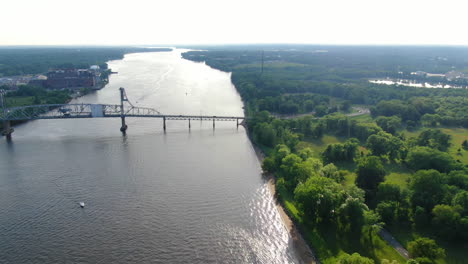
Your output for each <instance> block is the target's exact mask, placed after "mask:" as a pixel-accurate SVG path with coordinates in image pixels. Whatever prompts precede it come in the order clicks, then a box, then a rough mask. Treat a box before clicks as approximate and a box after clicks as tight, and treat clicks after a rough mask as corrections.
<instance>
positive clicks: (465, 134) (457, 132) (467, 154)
mask: <svg viewBox="0 0 468 264" xmlns="http://www.w3.org/2000/svg"><path fill="white" fill-rule="evenodd" d="M424 129H425V128H418V129H416V130H412V131H408V130H403V131H402V132H403V134H404V135H405V136H406V137H408V138H410V137H417V136H419V134H420V133H421V132H422V131H423V130H424ZM438 129H440V130H442V132H444V133H446V134H448V135H450V136H451V137H452V139H451V140H450V143H451V144H452V145H451V146H450V148H449V149H448V153H449V154H450V155H452V157H453V158H454V159H455V160H460V162H462V163H463V164H468V151H467V150H464V149H463V148H462V147H461V143H462V142H463V141H464V140H468V129H466V128H453V127H441V128H438ZM458 149H460V152H458Z"/></svg>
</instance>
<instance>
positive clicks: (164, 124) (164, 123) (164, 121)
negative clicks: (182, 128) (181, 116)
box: [163, 117, 166, 131]
mask: <svg viewBox="0 0 468 264" xmlns="http://www.w3.org/2000/svg"><path fill="white" fill-rule="evenodd" d="M163 129H164V131H166V117H163Z"/></svg>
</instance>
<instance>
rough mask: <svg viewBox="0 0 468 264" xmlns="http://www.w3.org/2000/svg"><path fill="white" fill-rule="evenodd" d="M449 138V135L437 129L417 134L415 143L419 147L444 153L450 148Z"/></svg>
mask: <svg viewBox="0 0 468 264" xmlns="http://www.w3.org/2000/svg"><path fill="white" fill-rule="evenodd" d="M450 138H451V137H450V135H448V134H445V133H444V132H442V131H441V130H439V129H425V130H424V131H423V132H421V134H419V136H418V138H417V140H416V142H417V144H418V145H419V146H426V147H430V148H435V149H438V150H440V151H446V150H447V148H448V147H450Z"/></svg>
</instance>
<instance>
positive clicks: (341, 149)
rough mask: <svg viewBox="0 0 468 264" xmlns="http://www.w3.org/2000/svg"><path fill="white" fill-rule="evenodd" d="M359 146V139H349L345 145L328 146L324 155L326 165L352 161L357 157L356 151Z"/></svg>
mask: <svg viewBox="0 0 468 264" xmlns="http://www.w3.org/2000/svg"><path fill="white" fill-rule="evenodd" d="M358 146H359V141H357V139H353V138H351V139H348V140H347V141H346V142H345V143H343V144H340V143H335V144H330V145H328V146H327V148H326V149H325V151H324V152H323V153H322V158H323V160H324V162H325V163H331V162H337V161H352V160H353V159H354V158H355V157H356V151H357V148H358Z"/></svg>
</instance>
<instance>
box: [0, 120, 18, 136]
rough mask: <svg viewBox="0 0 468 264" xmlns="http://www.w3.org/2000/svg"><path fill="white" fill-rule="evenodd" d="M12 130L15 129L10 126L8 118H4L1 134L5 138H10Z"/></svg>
mask: <svg viewBox="0 0 468 264" xmlns="http://www.w3.org/2000/svg"><path fill="white" fill-rule="evenodd" d="M13 131H15V130H14V129H13V128H12V127H11V122H10V120H4V121H3V131H2V135H4V136H5V137H6V139H7V140H11V134H12V133H13Z"/></svg>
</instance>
